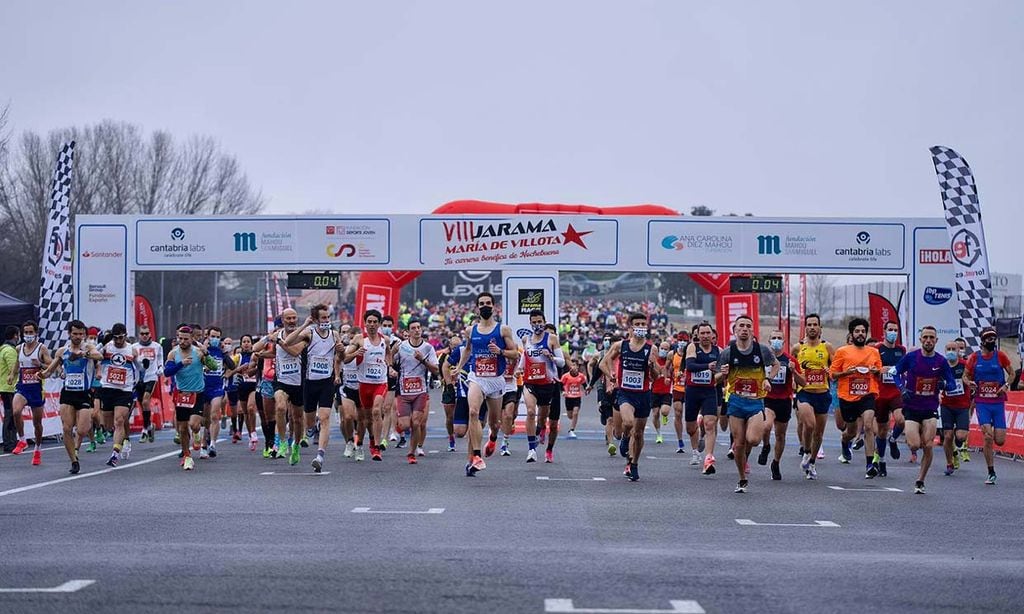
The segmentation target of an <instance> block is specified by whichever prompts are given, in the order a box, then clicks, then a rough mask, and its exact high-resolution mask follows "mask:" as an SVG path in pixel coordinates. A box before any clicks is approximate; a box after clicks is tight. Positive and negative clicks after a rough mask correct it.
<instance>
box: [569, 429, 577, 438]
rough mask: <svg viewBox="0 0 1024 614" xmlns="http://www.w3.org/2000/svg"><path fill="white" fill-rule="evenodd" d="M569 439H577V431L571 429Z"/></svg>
mask: <svg viewBox="0 0 1024 614" xmlns="http://www.w3.org/2000/svg"><path fill="white" fill-rule="evenodd" d="M569 439H576V431H569Z"/></svg>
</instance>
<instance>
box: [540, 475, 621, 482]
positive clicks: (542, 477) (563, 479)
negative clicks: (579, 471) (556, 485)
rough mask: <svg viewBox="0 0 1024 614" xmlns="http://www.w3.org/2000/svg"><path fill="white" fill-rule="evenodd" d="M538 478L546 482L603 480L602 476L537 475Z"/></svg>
mask: <svg viewBox="0 0 1024 614" xmlns="http://www.w3.org/2000/svg"><path fill="white" fill-rule="evenodd" d="M537 479H538V480H544V481H546V482H605V481H606V480H605V479H604V478H549V477H548V476H546V475H538V476H537Z"/></svg>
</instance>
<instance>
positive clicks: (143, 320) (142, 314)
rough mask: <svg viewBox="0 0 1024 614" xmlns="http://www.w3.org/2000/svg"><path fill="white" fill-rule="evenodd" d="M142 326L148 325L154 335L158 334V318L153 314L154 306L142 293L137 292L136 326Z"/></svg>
mask: <svg viewBox="0 0 1024 614" xmlns="http://www.w3.org/2000/svg"><path fill="white" fill-rule="evenodd" d="M141 326H145V327H148V328H149V330H150V331H151V332H152V333H153V336H154V337H155V336H156V318H155V317H154V316H153V306H152V305H150V303H149V299H148V298H146V297H144V296H142V295H141V294H136V295H135V328H136V329H138V328H139V327H141Z"/></svg>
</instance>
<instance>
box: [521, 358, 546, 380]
mask: <svg viewBox="0 0 1024 614" xmlns="http://www.w3.org/2000/svg"><path fill="white" fill-rule="evenodd" d="M547 378H548V366H547V365H546V364H544V363H542V362H530V363H527V364H526V381H528V382H542V381H544V380H546V379H547Z"/></svg>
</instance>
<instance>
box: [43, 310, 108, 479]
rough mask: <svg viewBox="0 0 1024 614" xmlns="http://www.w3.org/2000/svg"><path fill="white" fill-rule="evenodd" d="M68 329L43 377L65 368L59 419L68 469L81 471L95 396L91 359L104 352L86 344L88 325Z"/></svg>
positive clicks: (73, 323) (77, 323)
mask: <svg viewBox="0 0 1024 614" xmlns="http://www.w3.org/2000/svg"><path fill="white" fill-rule="evenodd" d="M68 332H69V334H70V340H69V341H68V344H67V345H66V346H64V348H63V349H62V351H61V352H59V353H58V354H57V356H55V357H54V359H53V360H52V361H50V364H49V366H47V367H46V369H44V370H43V372H42V374H41V377H42V378H43V379H46V378H48V377H50V375H52V374H53V373H54V371H56V370H57V368H58V367H63V368H64V386H63V388H62V389H61V391H60V421H61V426H63V427H64V449H65V450H66V451H67V453H68V458H69V459H70V460H71V469H70V470H69V472H70V473H72V474H77V473H78V472H79V471H81V465H80V464H79V462H78V449H79V448H80V447H81V446H82V438H83V437H84V436H85V434H86V433H88V432H89V431H90V430H91V429H92V416H91V414H90V410H92V399H91V398H89V381H90V378H91V375H92V373H91V372H92V361H93V360H99V359H101V358H103V355H102V354H100V353H99V352H98V351H97V350H96V348H95V347H94V346H92V345H87V344H86V343H84V342H85V324H83V323H82V322H81V321H80V320H72V321H71V322H69V323H68ZM76 426H77V429H78V430H77V432H75V428H76Z"/></svg>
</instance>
